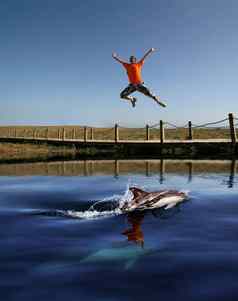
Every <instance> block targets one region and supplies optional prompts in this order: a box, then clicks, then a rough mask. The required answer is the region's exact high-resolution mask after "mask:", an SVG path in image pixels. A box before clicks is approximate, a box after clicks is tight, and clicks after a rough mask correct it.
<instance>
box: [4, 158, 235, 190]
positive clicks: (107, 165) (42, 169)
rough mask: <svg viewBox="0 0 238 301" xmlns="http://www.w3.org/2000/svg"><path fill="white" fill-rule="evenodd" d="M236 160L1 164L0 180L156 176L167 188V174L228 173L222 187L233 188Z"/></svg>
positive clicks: (188, 176)
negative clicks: (22, 177)
mask: <svg viewBox="0 0 238 301" xmlns="http://www.w3.org/2000/svg"><path fill="white" fill-rule="evenodd" d="M236 169H237V165H236V160H235V159H232V160H171V159H154V160H74V161H58V162H36V163H14V164H13V163H11V164H0V176H26V175H27V176H28V175H31V176H33V175H47V176H86V177H89V176H101V175H113V176H114V177H115V178H116V179H119V178H120V176H123V175H128V174H143V175H146V176H147V177H150V176H153V175H157V176H158V181H159V183H160V184H164V183H165V181H166V177H167V175H168V174H171V173H173V174H186V175H187V181H188V182H192V181H193V178H194V177H197V176H203V175H204V174H205V175H206V174H207V173H208V172H209V173H216V174H217V173H225V174H228V178H225V176H224V180H223V183H226V185H227V186H228V187H229V188H232V187H233V186H234V183H235V175H236Z"/></svg>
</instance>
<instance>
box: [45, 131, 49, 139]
mask: <svg viewBox="0 0 238 301" xmlns="http://www.w3.org/2000/svg"><path fill="white" fill-rule="evenodd" d="M45 138H46V140H48V138H49V129H48V128H46V130H45Z"/></svg>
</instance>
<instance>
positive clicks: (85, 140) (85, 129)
mask: <svg viewBox="0 0 238 301" xmlns="http://www.w3.org/2000/svg"><path fill="white" fill-rule="evenodd" d="M83 136H84V142H87V140H88V128H87V127H86V126H85V127H84V128H83Z"/></svg>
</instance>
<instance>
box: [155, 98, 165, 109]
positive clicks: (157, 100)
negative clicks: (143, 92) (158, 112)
mask: <svg viewBox="0 0 238 301" xmlns="http://www.w3.org/2000/svg"><path fill="white" fill-rule="evenodd" d="M154 100H155V101H156V102H157V104H158V105H160V106H161V107H163V108H165V107H166V104H165V103H164V102H162V101H161V100H160V97H159V96H155V98H154Z"/></svg>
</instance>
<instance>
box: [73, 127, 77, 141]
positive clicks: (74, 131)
mask: <svg viewBox="0 0 238 301" xmlns="http://www.w3.org/2000/svg"><path fill="white" fill-rule="evenodd" d="M73 139H76V129H75V128H73Z"/></svg>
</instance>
